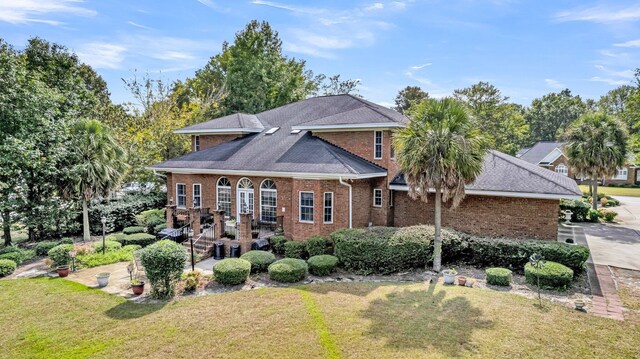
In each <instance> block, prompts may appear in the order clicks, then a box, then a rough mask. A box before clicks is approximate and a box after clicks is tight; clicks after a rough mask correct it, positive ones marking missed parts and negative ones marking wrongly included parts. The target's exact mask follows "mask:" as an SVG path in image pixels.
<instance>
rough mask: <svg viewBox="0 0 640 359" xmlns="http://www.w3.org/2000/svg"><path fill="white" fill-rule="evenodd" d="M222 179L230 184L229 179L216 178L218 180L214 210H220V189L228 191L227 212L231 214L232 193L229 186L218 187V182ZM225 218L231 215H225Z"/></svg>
mask: <svg viewBox="0 0 640 359" xmlns="http://www.w3.org/2000/svg"><path fill="white" fill-rule="evenodd" d="M222 178H226V179H227V181H229V184H231V180H229V178H227V177H224V176H222V177H220V178H218V180H217V181H216V210H220V189H228V190H229V212H231V207H232V203H233V191H232V190H231V186H230V185H229V186H220V180H221V179H222ZM224 215H225V216H231V213H225V214H224Z"/></svg>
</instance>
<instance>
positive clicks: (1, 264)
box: [0, 259, 18, 278]
mask: <svg viewBox="0 0 640 359" xmlns="http://www.w3.org/2000/svg"><path fill="white" fill-rule="evenodd" d="M17 267H18V265H17V264H16V262H14V261H12V260H10V259H0V278H1V277H6V276H8V275H9V274H11V273H13V272H14V271H15V270H16V268H17Z"/></svg>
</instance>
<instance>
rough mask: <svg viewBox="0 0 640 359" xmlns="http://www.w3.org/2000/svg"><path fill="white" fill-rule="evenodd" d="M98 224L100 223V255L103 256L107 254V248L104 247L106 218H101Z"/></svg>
mask: <svg viewBox="0 0 640 359" xmlns="http://www.w3.org/2000/svg"><path fill="white" fill-rule="evenodd" d="M100 222H102V255H105V253H106V252H107V246H106V241H105V228H104V227H105V225H106V224H107V217H105V216H102V218H101V219H100Z"/></svg>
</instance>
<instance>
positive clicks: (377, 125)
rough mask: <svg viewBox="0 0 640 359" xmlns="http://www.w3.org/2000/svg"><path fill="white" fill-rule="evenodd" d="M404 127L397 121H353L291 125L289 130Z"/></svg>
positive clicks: (355, 129) (347, 129)
mask: <svg viewBox="0 0 640 359" xmlns="http://www.w3.org/2000/svg"><path fill="white" fill-rule="evenodd" d="M399 127H405V125H404V124H402V123H397V122H383V123H355V124H340V125H315V126H314V125H309V126H305V125H300V126H291V130H303V131H316V132H321V131H340V130H342V131H349V130H351V131H365V130H372V129H390V128H399Z"/></svg>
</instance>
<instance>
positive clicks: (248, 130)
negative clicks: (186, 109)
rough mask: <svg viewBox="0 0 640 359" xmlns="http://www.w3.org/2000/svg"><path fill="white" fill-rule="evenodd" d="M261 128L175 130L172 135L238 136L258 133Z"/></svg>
mask: <svg viewBox="0 0 640 359" xmlns="http://www.w3.org/2000/svg"><path fill="white" fill-rule="evenodd" d="M263 130H264V129H263V128H218V129H204V130H185V129H182V130H175V131H173V133H177V134H191V135H221V134H227V135H239V134H243V133H259V132H262V131H263Z"/></svg>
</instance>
